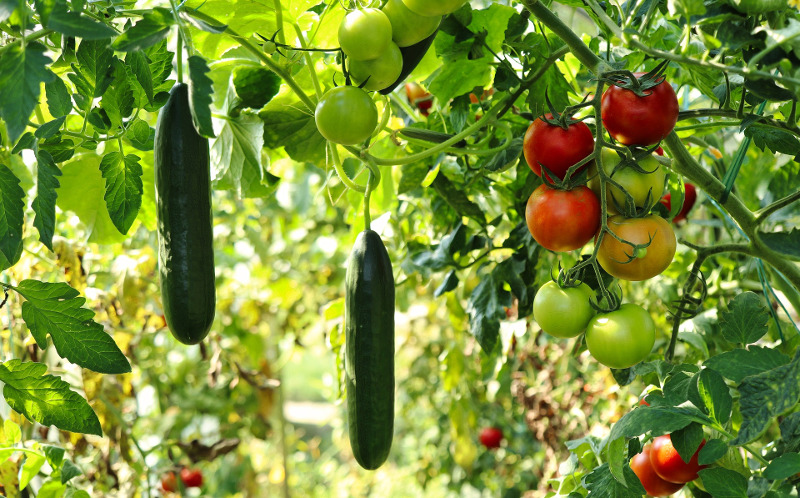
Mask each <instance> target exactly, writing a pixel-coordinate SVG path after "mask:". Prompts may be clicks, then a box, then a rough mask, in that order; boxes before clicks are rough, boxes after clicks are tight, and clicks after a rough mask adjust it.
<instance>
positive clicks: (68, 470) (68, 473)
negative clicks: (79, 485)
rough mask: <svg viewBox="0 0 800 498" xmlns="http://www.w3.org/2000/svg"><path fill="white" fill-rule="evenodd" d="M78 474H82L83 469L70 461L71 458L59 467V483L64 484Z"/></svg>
mask: <svg viewBox="0 0 800 498" xmlns="http://www.w3.org/2000/svg"><path fill="white" fill-rule="evenodd" d="M79 475H83V471H82V470H81V469H80V467H78V466H77V465H75V464H74V463H72V460H67V461H65V462H64V466H63V467H62V468H61V483H62V484H66V483H68V482H69V481H70V480H71V479H73V478H75V477H78V476H79Z"/></svg>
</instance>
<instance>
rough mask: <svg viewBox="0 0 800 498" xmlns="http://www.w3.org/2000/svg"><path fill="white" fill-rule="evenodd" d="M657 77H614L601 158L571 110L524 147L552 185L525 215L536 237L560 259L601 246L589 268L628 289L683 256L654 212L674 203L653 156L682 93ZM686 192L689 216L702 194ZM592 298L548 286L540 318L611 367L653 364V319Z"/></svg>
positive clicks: (531, 131) (605, 102)
mask: <svg viewBox="0 0 800 498" xmlns="http://www.w3.org/2000/svg"><path fill="white" fill-rule="evenodd" d="M659 72H660V69H659V68H657V69H656V70H654V71H651V72H650V73H634V74H633V75H631V73H627V72H615V73H611V74H610V76H609V77H608V78H607V81H608V82H609V87H608V88H607V89H606V91H605V92H604V93H603V95H602V97H601V101H600V109H601V115H600V121H601V122H602V124H603V126H604V127H605V129H606V131H607V132H608V135H609V136H610V138H611V139H613V140H612V142H611V143H610V144H609V146H608V147H606V146H603V147H600V148H599V149H600V153H599V154H595V137H594V136H593V135H592V131H591V129H590V128H589V126H587V125H586V124H585V123H584V122H583V121H580V120H577V119H573V118H572V117H571V116H570V114H571V112H572V111H571V110H569V109H568V110H567V111H565V113H564V114H561V115H557V113H556V112H555V111H554V110H553V111H552V112H551V113H548V114H545V115H544V116H542V117H540V118H538V119H536V120H534V121H533V122H532V123H531V124H530V126H529V127H528V130H527V132H526V133H525V137H524V140H523V152H524V157H525V159H526V161H527V163H528V166H530V168H531V170H532V171H533V172H534V173H535V174H536V175H537V176H540V177H541V178H542V180H543V182H544V183H543V184H542V185H540V186H539V187H538V188H536V189H535V190H534V192H533V193H532V194H531V196H530V198H529V199H528V203H527V206H526V211H525V218H526V222H527V225H528V229H529V230H530V232H531V235H532V236H533V238H534V239H535V240H536V242H538V243H539V245H541V246H543V247H544V248H546V249H549V250H551V251H555V252H565V251H572V250H575V249H580V248H581V247H583V246H584V245H586V244H587V243H589V242H590V241H594V242H595V248H594V252H593V254H592V257H591V258H590V261H591V263H585V264H584V266H585V265H587V264H593V261H594V260H596V262H597V263H598V264H599V265H600V266H601V267H602V268H603V269H604V270H605V271H606V272H608V273H609V274H610V275H612V276H613V277H616V278H619V279H622V280H628V281H642V280H647V279H650V278H653V277H655V276H656V275H659V274H660V273H662V272H663V271H664V270H665V269H666V268H667V267H668V266H669V265H670V263H671V262H672V258H673V257H674V255H675V250H676V238H675V232H674V231H673V229H672V226H671V225H670V223H669V222H667V220H665V219H664V218H662V217H660V216H658V215H657V214H653V213H651V209H652V208H653V207H654V206H655V205H656V204H658V203H659V202H662V203H664V202H666V203H669V199H668V198H667V199H666V200H662V195H663V194H664V190H665V186H666V170H665V169H664V166H662V164H661V162H660V161H659V159H657V158H656V157H655V154H660V153H663V151H661V150H660V147H658V143H659V142H660V141H661V140H662V139H663V138H664V137H666V136H667V135H668V134H669V133H670V132H671V131H672V129H673V128H674V126H675V123H676V122H677V118H678V100H677V96H676V95H675V91H674V90H673V89H672V87H671V86H670V85H669V83H668V82H667V81H666V80H665V79H663V77H662V76H660V73H659ZM598 124H599V123H598ZM604 144H605V142H604ZM587 181H588V185H587V184H586V183H587ZM686 189H687V195H686V201H687V204H688V206H689V208H691V203H692V202H693V198H694V190H693V187H692V186H688V184H687V187H686ZM690 191H691V193H690ZM603 197H605V206H602V205H601V199H602V198H603ZM604 207H605V210H606V212H607V214H608V216H607V218H606V222H605V224H603V223H602V216H603V208H604ZM687 211H688V209H687ZM683 216H685V213H683ZM676 218H678V216H676ZM594 297H595V293H594V292H593V291H592V289H590V288H589V287H588V286H587V285H586V284H582V283H580V281H578V280H575V279H574V278H567V279H561V280H560V281H559V283H557V282H548V283H546V284H545V285H543V286H542V287H541V289H539V291H538V293H537V295H536V296H535V298H534V303H533V315H534V318H535V319H536V321H537V322H538V323H539V325H540V326H541V328H542V330H544V331H545V332H547V333H549V334H551V335H553V336H555V337H561V338H571V337H577V336H579V335H580V334H582V333H584V332H585V340H586V345H587V348H588V349H589V352H590V353H591V354H592V356H593V357H594V358H595V359H596V360H597V361H599V362H600V363H602V364H604V365H606V366H609V367H611V368H618V369H621V368H628V367H631V366H633V365H635V364H637V363H639V362H641V361H643V360H644V359H645V358H647V356H648V355H649V354H650V351H651V350H652V347H653V345H654V344H655V323H654V322H653V319H652V318H651V317H650V315H649V313H648V312H647V311H646V310H644V309H643V308H642V307H641V306H639V305H637V304H631V303H627V304H622V305H621V306H618V305H616V304H612V305H611V308H612V309H610V310H609V311H606V312H601V313H599V314H596V313H595V309H594V307H593V306H592V304H590V303H591V300H592V298H594Z"/></svg>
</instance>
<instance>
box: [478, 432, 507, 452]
mask: <svg viewBox="0 0 800 498" xmlns="http://www.w3.org/2000/svg"><path fill="white" fill-rule="evenodd" d="M478 438H479V439H480V441H481V444H482V445H484V446H485V447H486V448H488V449H490V450H492V449H495V448H499V447H500V442H501V441H502V440H503V431H502V430H500V429H498V428H497V427H484V428H483V429H482V430H481V433H480V436H478Z"/></svg>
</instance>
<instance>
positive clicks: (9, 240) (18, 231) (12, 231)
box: [0, 163, 25, 270]
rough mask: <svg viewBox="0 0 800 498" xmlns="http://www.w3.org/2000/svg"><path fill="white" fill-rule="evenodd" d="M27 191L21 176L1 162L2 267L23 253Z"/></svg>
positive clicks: (0, 217) (0, 236)
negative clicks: (21, 184)
mask: <svg viewBox="0 0 800 498" xmlns="http://www.w3.org/2000/svg"><path fill="white" fill-rule="evenodd" d="M24 212H25V191H23V190H22V187H20V186H19V178H17V176H16V175H15V174H14V172H13V171H11V170H10V169H9V168H8V166H6V165H4V164H2V163H0V268H1V269H3V270H5V269H6V268H10V267H11V266H12V265H13V264H14V263H16V262H17V260H19V257H20V256H21V255H22V227H23V224H24Z"/></svg>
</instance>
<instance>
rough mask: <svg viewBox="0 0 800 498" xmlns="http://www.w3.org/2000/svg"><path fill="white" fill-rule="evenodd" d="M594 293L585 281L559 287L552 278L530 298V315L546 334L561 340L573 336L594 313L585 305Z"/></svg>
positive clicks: (584, 325)
mask: <svg viewBox="0 0 800 498" xmlns="http://www.w3.org/2000/svg"><path fill="white" fill-rule="evenodd" d="M592 297H594V292H593V291H592V289H591V288H590V287H589V286H588V285H586V284H580V285H579V286H577V287H568V288H561V287H559V285H558V284H557V283H555V282H553V281H552V280H551V281H549V282H547V283H546V284H544V285H543V286H542V287H541V288H540V289H539V291H538V292H537V293H536V297H534V298H533V318H534V320H536V322H537V323H538V324H539V326H540V327H542V330H544V331H545V332H547V333H548V334H550V335H552V336H555V337H560V338H562V339H566V338H570V337H576V336H578V335H580V334H581V332H583V331H584V329H586V325H587V324H588V323H589V320H591V319H592V317H593V316H594V309H592V306H591V304H589V301H590V299H591V298H592Z"/></svg>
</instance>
